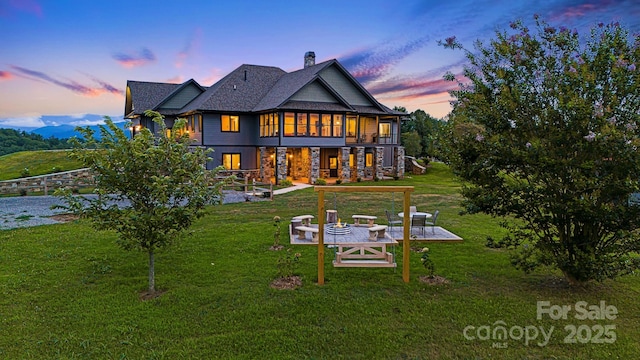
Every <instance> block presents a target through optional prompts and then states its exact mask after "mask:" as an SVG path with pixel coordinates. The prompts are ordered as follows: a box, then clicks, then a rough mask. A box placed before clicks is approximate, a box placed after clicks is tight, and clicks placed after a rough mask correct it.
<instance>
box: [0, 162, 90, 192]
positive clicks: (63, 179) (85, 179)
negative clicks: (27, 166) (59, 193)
mask: <svg viewBox="0 0 640 360" xmlns="http://www.w3.org/2000/svg"><path fill="white" fill-rule="evenodd" d="M91 184H93V175H92V174H91V172H90V171H89V169H88V168H85V169H79V170H72V171H65V172H59V173H55V174H47V175H40V176H30V177H25V178H20V179H13V180H5V181H0V194H19V193H20V190H21V189H25V190H26V191H28V192H44V194H45V195H48V193H49V192H50V191H52V190H55V189H57V188H60V187H66V186H69V187H82V186H88V185H91Z"/></svg>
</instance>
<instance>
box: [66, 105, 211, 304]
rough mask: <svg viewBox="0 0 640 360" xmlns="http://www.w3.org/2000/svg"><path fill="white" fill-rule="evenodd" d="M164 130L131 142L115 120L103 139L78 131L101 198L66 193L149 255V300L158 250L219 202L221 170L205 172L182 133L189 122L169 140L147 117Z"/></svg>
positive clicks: (73, 205)
mask: <svg viewBox="0 0 640 360" xmlns="http://www.w3.org/2000/svg"><path fill="white" fill-rule="evenodd" d="M145 115H146V116H149V117H153V121H154V122H155V123H156V124H157V126H158V127H159V129H160V131H158V133H157V134H156V136H154V134H152V133H151V131H149V129H147V128H144V129H142V130H141V131H139V132H136V133H135V136H134V137H133V139H129V138H128V137H127V135H126V134H125V132H124V131H123V130H122V129H121V128H119V127H118V126H116V125H115V124H114V123H113V122H112V121H111V119H109V118H108V117H107V118H105V123H106V125H104V126H101V127H100V133H101V135H102V137H101V139H100V140H96V139H95V138H94V136H93V135H94V132H93V130H91V129H90V128H88V127H87V128H84V129H82V128H79V129H78V131H80V132H81V134H82V137H83V138H84V140H85V141H83V142H81V141H79V140H78V139H75V138H74V139H72V140H71V142H72V144H73V147H74V150H73V151H72V155H71V156H72V157H74V158H76V159H78V160H80V161H82V162H83V163H84V164H85V165H86V166H87V167H90V168H91V170H92V171H93V173H94V175H95V181H96V189H95V193H96V194H97V197H96V198H84V197H76V196H73V195H72V194H71V193H70V192H69V191H64V192H62V194H61V195H62V196H64V199H65V201H66V203H67V206H66V208H67V209H70V210H72V211H73V212H75V213H77V214H79V215H81V216H85V217H87V218H89V219H91V220H92V222H93V225H94V226H95V227H96V228H97V229H98V230H115V231H116V232H117V233H118V240H117V242H118V245H120V246H121V247H122V248H123V249H125V250H132V249H139V250H142V251H145V252H147V253H148V254H149V289H148V291H149V293H151V294H153V293H155V290H156V289H155V266H154V265H155V262H154V254H155V252H156V250H159V249H162V248H165V247H167V246H168V245H170V244H171V243H172V242H174V241H175V240H176V239H178V238H179V236H180V235H181V234H182V233H183V232H184V231H185V230H186V229H188V228H189V227H190V226H191V225H192V224H193V222H194V221H195V220H196V219H197V218H199V217H201V216H202V215H203V209H204V207H205V205H207V204H212V203H215V202H217V201H219V199H221V186H222V185H223V182H215V181H212V179H214V178H215V174H216V172H217V171H218V170H219V169H216V170H214V171H213V172H211V173H210V172H208V171H207V170H206V169H205V163H206V161H207V160H208V157H207V152H206V151H205V150H203V149H202V148H199V147H198V148H195V149H193V148H190V147H189V144H190V140H189V136H188V135H187V134H186V132H183V131H182V129H183V128H184V126H185V124H186V121H185V120H184V119H178V120H176V122H175V124H174V127H173V129H172V131H171V134H170V135H168V134H167V133H168V132H167V131H166V126H165V123H164V120H163V118H162V115H160V114H159V113H157V112H154V111H147V112H146V113H145Z"/></svg>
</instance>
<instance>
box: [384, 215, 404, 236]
mask: <svg viewBox="0 0 640 360" xmlns="http://www.w3.org/2000/svg"><path fill="white" fill-rule="evenodd" d="M384 213H385V214H386V215H387V225H388V226H389V231H391V232H393V225H402V219H401V218H400V217H399V216H398V215H396V214H393V213H392V212H390V211H389V210H385V211H384Z"/></svg>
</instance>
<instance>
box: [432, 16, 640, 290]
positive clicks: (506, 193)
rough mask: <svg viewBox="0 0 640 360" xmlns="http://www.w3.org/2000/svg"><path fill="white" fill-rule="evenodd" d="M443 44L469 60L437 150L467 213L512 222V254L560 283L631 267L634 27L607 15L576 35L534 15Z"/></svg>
mask: <svg viewBox="0 0 640 360" xmlns="http://www.w3.org/2000/svg"><path fill="white" fill-rule="evenodd" d="M443 45H444V46H445V47H450V48H458V49H462V50H463V51H464V52H465V53H466V56H467V58H468V61H469V64H468V66H466V67H465V69H464V77H465V78H466V79H459V80H458V82H459V85H460V88H459V90H456V91H453V92H452V95H453V96H454V97H455V98H456V102H455V104H454V109H453V111H452V113H451V117H450V119H451V122H452V124H451V126H450V127H448V129H449V139H448V140H449V142H448V144H447V145H448V150H447V153H448V156H447V158H448V159H447V160H448V161H449V162H450V164H451V167H452V169H453V171H454V172H455V173H456V174H457V175H458V176H460V177H461V178H462V179H464V180H465V181H466V183H467V184H468V185H467V186H465V187H464V188H463V195H464V197H465V199H466V208H467V210H468V211H469V212H485V213H488V214H491V215H495V216H500V217H505V218H507V219H511V220H513V221H512V222H511V223H510V226H511V229H512V230H513V233H514V237H515V239H516V243H517V244H518V247H519V251H518V252H517V256H515V257H514V264H515V265H516V266H518V267H520V268H522V269H524V270H532V269H534V268H535V267H537V266H539V265H551V266H554V267H556V268H558V269H560V270H561V271H562V272H563V274H564V275H565V277H566V278H567V280H569V281H570V282H571V283H579V282H585V281H589V280H593V279H595V280H602V279H606V278H613V277H616V276H618V275H621V274H625V273H628V272H630V271H633V270H636V269H638V268H639V265H640V261H639V258H638V251H639V250H640V233H639V231H638V227H639V225H640V206H638V205H637V204H636V203H635V202H634V201H633V198H634V196H633V195H634V193H637V192H639V191H640V183H639V181H640V151H638V147H639V146H640V138H639V136H640V128H639V125H640V124H639V123H640V69H638V68H637V67H638V66H640V37H639V36H638V35H634V37H631V36H630V35H629V34H628V32H627V31H625V30H624V29H623V28H622V27H620V26H619V25H618V24H617V23H615V24H609V25H604V24H598V25H597V26H595V27H594V28H593V29H592V31H591V34H590V36H589V37H587V38H581V37H580V36H579V35H578V33H577V31H575V30H573V31H571V30H568V29H566V28H559V29H558V28H554V27H551V26H549V25H548V24H547V23H545V22H544V21H542V20H539V19H538V18H537V17H535V28H532V30H530V29H529V28H528V27H526V26H524V25H523V24H522V22H520V21H518V22H514V23H512V24H511V30H507V31H501V32H497V33H496V36H495V38H494V39H492V40H491V41H490V43H489V44H488V45H485V44H483V43H481V42H477V43H476V44H475V47H474V50H473V51H472V50H468V49H465V48H464V47H462V45H461V44H460V43H458V42H457V41H456V40H455V38H449V39H447V40H446V41H445V42H444V43H443ZM446 78H448V79H450V80H455V77H454V76H453V75H452V74H448V75H447V76H446Z"/></svg>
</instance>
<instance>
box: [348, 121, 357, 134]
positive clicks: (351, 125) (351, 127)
mask: <svg viewBox="0 0 640 360" xmlns="http://www.w3.org/2000/svg"><path fill="white" fill-rule="evenodd" d="M357 126H358V118H357V117H355V116H347V137H356V135H358V134H357V132H356V131H357V129H358V128H357Z"/></svg>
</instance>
